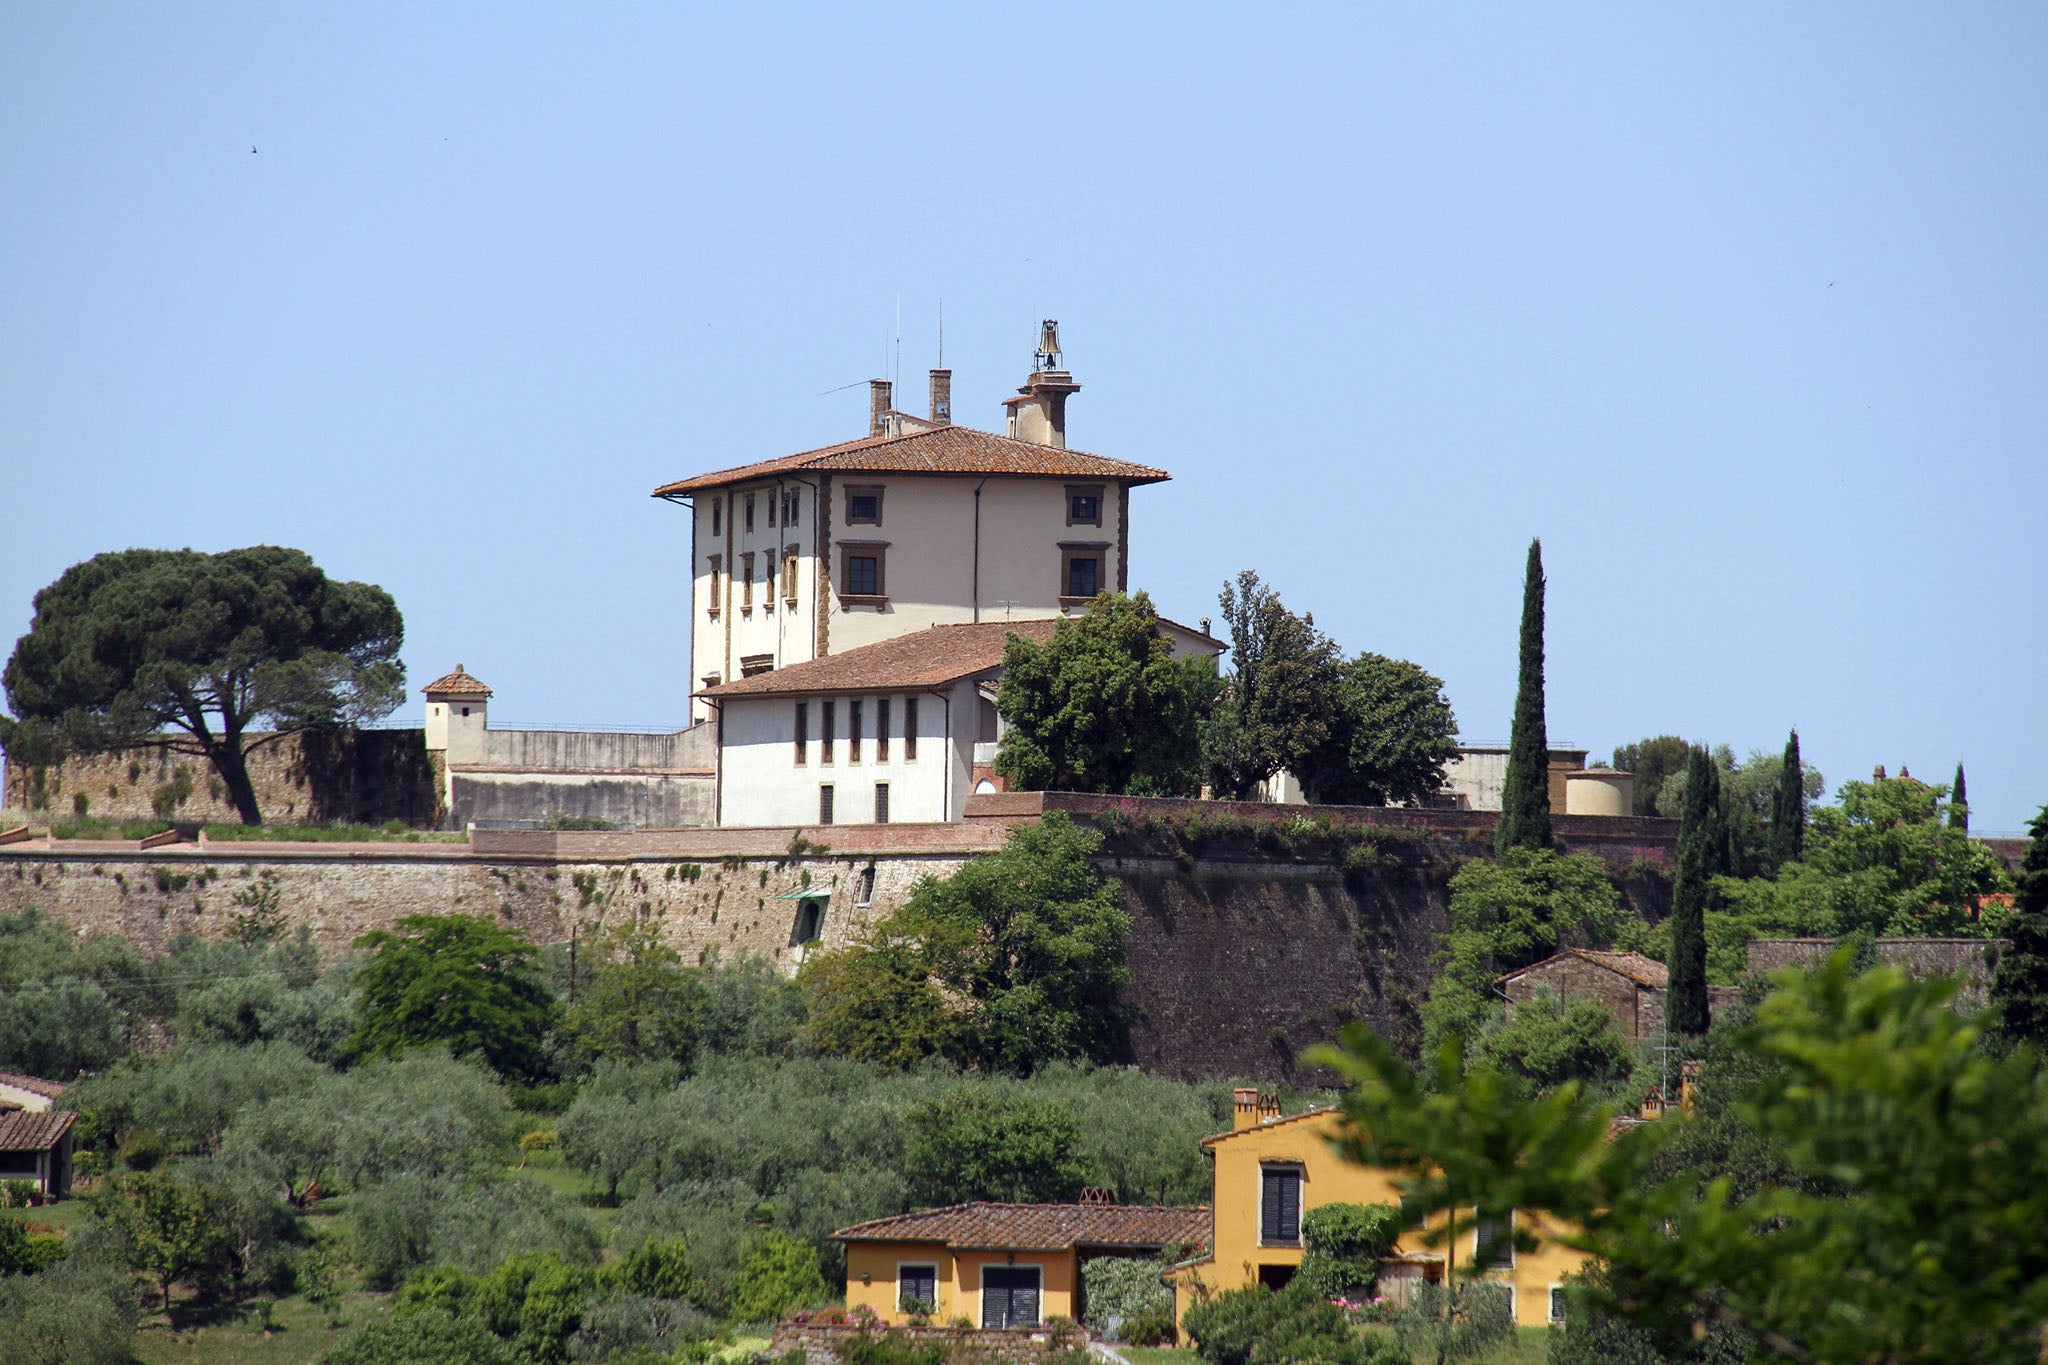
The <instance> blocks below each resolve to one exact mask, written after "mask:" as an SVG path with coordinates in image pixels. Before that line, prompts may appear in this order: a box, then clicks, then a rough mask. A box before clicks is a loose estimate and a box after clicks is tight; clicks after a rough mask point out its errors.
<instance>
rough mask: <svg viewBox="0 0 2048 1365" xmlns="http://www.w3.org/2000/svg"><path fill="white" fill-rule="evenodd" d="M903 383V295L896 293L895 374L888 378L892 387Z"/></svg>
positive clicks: (900, 292)
mask: <svg viewBox="0 0 2048 1365" xmlns="http://www.w3.org/2000/svg"><path fill="white" fill-rule="evenodd" d="M902 381H903V293H902V291H901V290H898V291H897V293H896V372H895V373H894V374H893V375H891V376H890V382H891V385H892V387H893V385H895V384H899V383H901V382H902Z"/></svg>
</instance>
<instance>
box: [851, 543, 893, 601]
mask: <svg viewBox="0 0 2048 1365" xmlns="http://www.w3.org/2000/svg"><path fill="white" fill-rule="evenodd" d="M888 554H889V547H888V546H887V545H886V544H884V543H882V542H879V541H863V540H845V541H841V542H840V543H839V555H840V558H839V595H840V597H842V598H847V599H851V600H854V601H880V600H882V599H883V598H886V597H887V596H888V595H889V573H888V570H889V563H888Z"/></svg>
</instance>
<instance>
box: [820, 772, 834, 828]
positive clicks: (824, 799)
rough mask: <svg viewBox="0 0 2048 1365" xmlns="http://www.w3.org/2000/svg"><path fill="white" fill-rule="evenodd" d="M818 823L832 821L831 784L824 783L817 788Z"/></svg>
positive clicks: (825, 823)
mask: <svg viewBox="0 0 2048 1365" xmlns="http://www.w3.org/2000/svg"><path fill="white" fill-rule="evenodd" d="M818 823H819V824H821V825H829V824H831V823H832V784H831V783H830V782H827V783H824V784H823V785H821V786H820V787H819V788H818Z"/></svg>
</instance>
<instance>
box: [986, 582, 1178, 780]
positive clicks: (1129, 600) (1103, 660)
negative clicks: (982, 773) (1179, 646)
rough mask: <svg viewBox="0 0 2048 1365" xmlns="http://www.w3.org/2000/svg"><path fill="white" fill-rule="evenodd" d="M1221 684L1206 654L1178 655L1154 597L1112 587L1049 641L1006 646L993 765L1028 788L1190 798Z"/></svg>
mask: <svg viewBox="0 0 2048 1365" xmlns="http://www.w3.org/2000/svg"><path fill="white" fill-rule="evenodd" d="M1217 688H1218V683H1217V680H1216V670H1215V666H1214V664H1213V663H1212V662H1211V661H1210V660H1208V659H1200V658H1190V659H1184V660H1179V661H1176V660H1175V659H1174V657H1173V645H1172V642H1171V641H1170V640H1168V639H1167V636H1166V632H1165V631H1164V630H1163V629H1161V628H1160V625H1159V613H1158V612H1156V611H1155V610H1153V607H1152V599H1151V598H1149V597H1147V596H1146V595H1145V594H1144V593H1142V592H1141V593H1139V594H1137V596H1135V597H1125V596H1124V595H1123V594H1122V593H1109V592H1105V593H1103V594H1101V595H1100V596H1098V597H1097V598H1096V599H1095V601H1094V602H1093V603H1092V604H1091V605H1090V606H1089V608H1088V611H1087V613H1086V614H1085V615H1083V616H1081V617H1080V618H1079V619H1078V620H1065V621H1061V622H1060V623H1059V625H1058V626H1057V627H1056V628H1055V629H1054V631H1053V636H1052V639H1050V640H1048V641H1047V642H1046V643H1045V644H1043V645H1039V644H1034V643H1032V642H1031V641H1030V640H1027V639H1025V638H1024V637H1023V636H1021V635H1012V636H1010V638H1009V641H1008V643H1006V644H1005V645H1004V647H1003V679H1002V684H1001V687H1000V688H999V689H998V691H997V693H996V709H997V710H998V711H999V712H1000V713H1001V714H1002V717H1003V720H1004V722H1005V723H1006V726H1007V728H1006V729H1005V730H1004V732H1003V738H1002V743H1001V745H1000V746H999V747H998V748H997V751H996V771H997V772H998V773H1001V774H1002V775H1003V776H1005V777H1007V778H1009V779H1010V781H1011V782H1012V783H1013V784H1014V785H1015V786H1017V787H1019V788H1021V789H1024V790H1027V791H1045V790H1051V791H1080V792H1117V793H1123V792H1135V793H1140V794H1144V795H1152V796H1193V795H1195V794H1196V793H1197V792H1198V791H1199V790H1200V788H1201V785H1202V775H1203V774H1202V764H1201V752H1202V722H1203V719H1204V717H1205V716H1206V715H1207V713H1208V710H1209V707H1210V706H1211V705H1212V704H1213V702H1214V700H1215V695H1216V691H1217Z"/></svg>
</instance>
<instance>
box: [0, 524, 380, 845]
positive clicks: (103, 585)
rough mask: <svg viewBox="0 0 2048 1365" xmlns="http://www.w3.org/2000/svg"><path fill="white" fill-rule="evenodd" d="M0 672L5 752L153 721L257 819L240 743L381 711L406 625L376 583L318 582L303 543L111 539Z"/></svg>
mask: <svg viewBox="0 0 2048 1365" xmlns="http://www.w3.org/2000/svg"><path fill="white" fill-rule="evenodd" d="M35 607H36V612H35V618H34V620H33V621H32V622H31V623H30V625H29V631H28V634H26V635H24V636H22V637H21V639H20V640H19V641H18V642H17V643H16V645H15V647H14V655H13V657H12V658H10V659H9V660H8V662H7V668H6V672H5V674H4V675H0V676H4V679H5V682H6V685H7V696H8V701H9V703H10V704H11V705H12V706H13V708H14V714H15V717H16V719H15V720H14V721H12V722H8V723H6V724H5V725H4V726H0V746H4V747H5V748H6V749H7V751H8V753H9V754H10V755H11V756H12V757H13V758H14V759H15V760H16V761H19V762H27V763H46V762H50V761H52V760H54V759H55V758H57V757H60V756H61V755H62V754H63V753H64V752H66V751H67V750H81V751H88V752H90V751H94V750H106V749H119V748H125V747H129V746H131V745H135V744H140V743H145V742H149V741H150V740H151V739H152V737H155V736H158V735H162V734H164V733H166V732H172V731H174V732H177V737H176V738H174V739H171V740H168V741H165V742H166V745H167V747H169V748H172V749H174V750H176V751H179V752H186V753H194V754H199V755H202V756H203V757H205V758H206V760H207V761H208V762H209V763H211V764H212V765H213V769H214V771H215V772H216V773H218V774H219V775H220V780H221V782H222V784H223V786H224V787H225V789H226V793H227V797H228V799H229V800H230V801H231V802H232V803H233V804H234V807H235V810H236V812H237V813H238V814H239V815H240V816H241V818H242V821H243V823H244V824H250V825H253V824H257V823H260V821H261V812H260V811H259V810H258V809H257V806H256V791H255V787H254V786H253V785H252V783H251V782H250V780H249V771H248V762H247V758H248V754H249V752H250V751H251V750H253V749H254V748H256V747H257V746H258V745H260V744H263V743H267V742H269V741H268V740H267V739H263V738H257V737H255V736H254V735H252V734H251V733H250V731H251V728H252V727H253V726H254V725H256V724H258V723H267V724H268V725H269V726H270V727H271V733H272V734H273V735H282V734H290V733H294V732H297V731H300V730H307V729H314V728H318V727H323V726H335V725H351V724H357V723H360V722H362V721H365V720H375V719H377V718H378V717H381V716H384V715H387V714H389V713H390V711H391V710H392V709H393V708H394V707H395V706H397V705H398V703H399V702H400V701H401V700H402V699H403V696H404V684H405V669H404V666H403V665H402V664H401V663H400V662H399V659H398V652H399V648H400V646H401V644H402V643H403V642H404V638H405V627H404V623H403V622H402V621H401V619H400V617H399V614H398V608H397V606H396V605H395V604H394V603H393V602H392V600H391V596H390V594H389V593H386V592H385V591H384V590H383V589H382V588H378V587H374V586H372V585H370V584H367V583H342V582H336V581H334V580H331V579H329V578H328V577H327V575H326V574H324V573H322V572H321V571H320V568H319V566H317V565H315V564H314V563H313V561H312V560H311V559H310V558H309V557H307V555H306V554H305V552H304V551H301V550H290V549H282V548H279V547H277V546H271V545H258V546H252V547H251V548H248V549H244V550H228V551H225V552H223V553H221V554H202V553H200V552H198V551H196V550H121V551H110V552H108V553H106V554H101V555H95V556H94V557H93V558H91V559H89V560H86V561H85V562H84V563H82V564H74V565H72V566H71V567H70V568H69V569H66V570H65V571H64V574H63V576H62V577H60V578H59V579H58V580H57V581H56V582H55V583H52V584H51V585H50V586H49V587H47V588H44V589H43V590H42V591H41V592H39V593H37V594H36V599H35Z"/></svg>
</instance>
